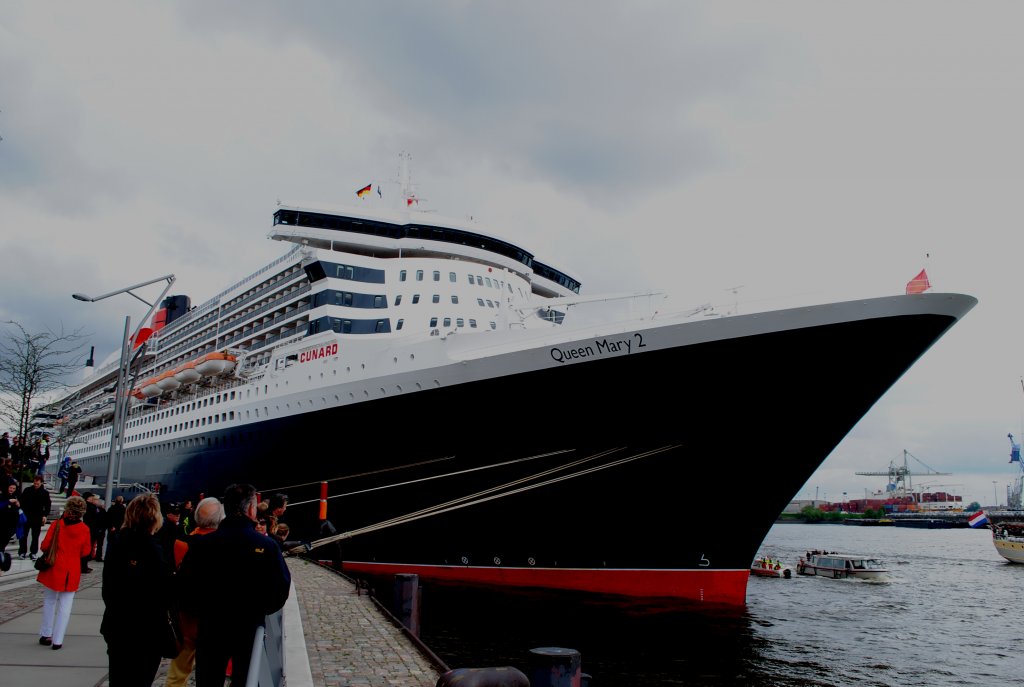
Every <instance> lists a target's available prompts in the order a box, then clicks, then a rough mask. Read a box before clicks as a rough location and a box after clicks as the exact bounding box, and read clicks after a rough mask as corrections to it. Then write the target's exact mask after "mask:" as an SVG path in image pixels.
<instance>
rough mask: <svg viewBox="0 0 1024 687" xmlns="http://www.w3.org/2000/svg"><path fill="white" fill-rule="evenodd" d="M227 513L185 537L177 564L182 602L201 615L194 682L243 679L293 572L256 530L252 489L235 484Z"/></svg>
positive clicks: (201, 686) (203, 686)
mask: <svg viewBox="0 0 1024 687" xmlns="http://www.w3.org/2000/svg"><path fill="white" fill-rule="evenodd" d="M221 500H222V501H223V503H224V512H225V513H226V515H227V517H226V518H224V520H223V521H221V523H220V526H219V527H218V528H217V530H216V531H215V532H211V533H210V534H207V535H205V536H202V537H198V538H195V540H194V541H193V539H192V538H190V539H189V547H188V552H187V553H186V554H185V558H184V559H183V560H182V562H181V567H180V568H179V570H178V582H179V592H180V597H179V598H180V604H181V607H182V609H183V610H184V611H186V612H187V613H189V614H191V615H193V616H195V617H196V618H198V620H199V630H198V635H197V637H196V668H195V676H196V685H197V686H198V687H211V686H213V685H221V686H222V685H223V684H224V677H225V673H226V670H227V664H228V660H229V659H230V660H231V684H233V685H244V684H245V680H246V677H247V674H248V671H249V658H250V656H251V654H252V644H253V638H254V637H255V634H256V628H258V627H259V626H260V625H262V624H263V622H264V618H265V617H266V616H267V615H269V614H271V613H274V612H276V611H278V610H280V609H281V607H282V606H284V602H285V601H286V600H287V599H288V589H289V587H290V585H291V574H290V573H289V571H288V566H286V565H285V563H284V558H283V557H282V556H281V550H280V548H279V547H278V546H277V544H275V543H274V542H273V540H271V539H270V538H269V537H267V536H265V535H262V534H259V533H258V532H256V489H255V488H254V487H253V486H252V485H251V484H233V485H231V486H230V487H228V489H227V491H226V492H225V493H224V498H223V499H221Z"/></svg>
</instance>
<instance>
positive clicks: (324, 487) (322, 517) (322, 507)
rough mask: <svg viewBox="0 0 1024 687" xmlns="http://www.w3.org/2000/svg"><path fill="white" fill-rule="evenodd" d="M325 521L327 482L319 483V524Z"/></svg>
mask: <svg viewBox="0 0 1024 687" xmlns="http://www.w3.org/2000/svg"><path fill="white" fill-rule="evenodd" d="M326 519H327V482H321V483H320V522H323V521H324V520H326Z"/></svg>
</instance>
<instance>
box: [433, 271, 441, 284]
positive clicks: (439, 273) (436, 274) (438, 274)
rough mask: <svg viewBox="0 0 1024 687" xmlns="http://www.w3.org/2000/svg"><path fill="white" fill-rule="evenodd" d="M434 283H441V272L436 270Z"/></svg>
mask: <svg viewBox="0 0 1024 687" xmlns="http://www.w3.org/2000/svg"><path fill="white" fill-rule="evenodd" d="M434 281H441V272H440V270H434Z"/></svg>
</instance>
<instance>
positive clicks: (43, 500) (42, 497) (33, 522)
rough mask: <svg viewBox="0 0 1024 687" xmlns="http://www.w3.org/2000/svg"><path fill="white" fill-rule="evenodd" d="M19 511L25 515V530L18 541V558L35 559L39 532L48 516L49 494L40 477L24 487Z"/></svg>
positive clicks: (37, 551)
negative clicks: (30, 546)
mask: <svg viewBox="0 0 1024 687" xmlns="http://www.w3.org/2000/svg"><path fill="white" fill-rule="evenodd" d="M18 500H19V501H20V502H21V511H22V512H23V513H24V514H25V518H26V522H25V529H24V530H23V531H22V535H21V539H19V540H18V558H25V555H26V554H28V557H29V558H31V559H32V560H35V559H36V554H37V553H39V531H40V530H41V529H42V527H43V525H45V524H46V518H48V517H49V516H50V492H48V491H47V490H46V487H44V486H43V477H42V475H36V476H35V477H33V478H32V486H30V487H25V489H24V491H22V492H21V498H20V499H18ZM29 533H31V534H32V548H31V549H30V548H29V546H28V544H29V541H28V535H29Z"/></svg>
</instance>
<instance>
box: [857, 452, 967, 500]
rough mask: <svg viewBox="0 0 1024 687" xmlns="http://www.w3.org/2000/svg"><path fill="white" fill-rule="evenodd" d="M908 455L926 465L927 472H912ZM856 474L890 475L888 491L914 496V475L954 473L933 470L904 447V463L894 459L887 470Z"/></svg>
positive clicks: (928, 475) (869, 475)
mask: <svg viewBox="0 0 1024 687" xmlns="http://www.w3.org/2000/svg"><path fill="white" fill-rule="evenodd" d="M908 456H909V457H910V458H913V459H914V460H916V461H917V462H918V463H921V465H924V467H925V469H926V472H912V471H911V470H910V467H909V465H908V461H907V457H908ZM854 474H857V475H864V476H868V477H888V478H889V483H888V484H887V485H886V487H885V491H886V493H887V494H889V495H891V496H892V497H894V498H902V497H906V496H913V494H914V484H913V477H936V476H942V475H952V474H953V473H951V472H938V471H936V470H933V469H932V468H930V467H929V466H928V465H925V463H924V461H922V460H921V459H919V458H918V457H917V456H915V455H913V454H912V453H910V451H908V450H906V449H903V465H898V464H897V463H896V461H895V460H892V461H890V462H889V469H888V470H886V471H885V472H857V473H854Z"/></svg>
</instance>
